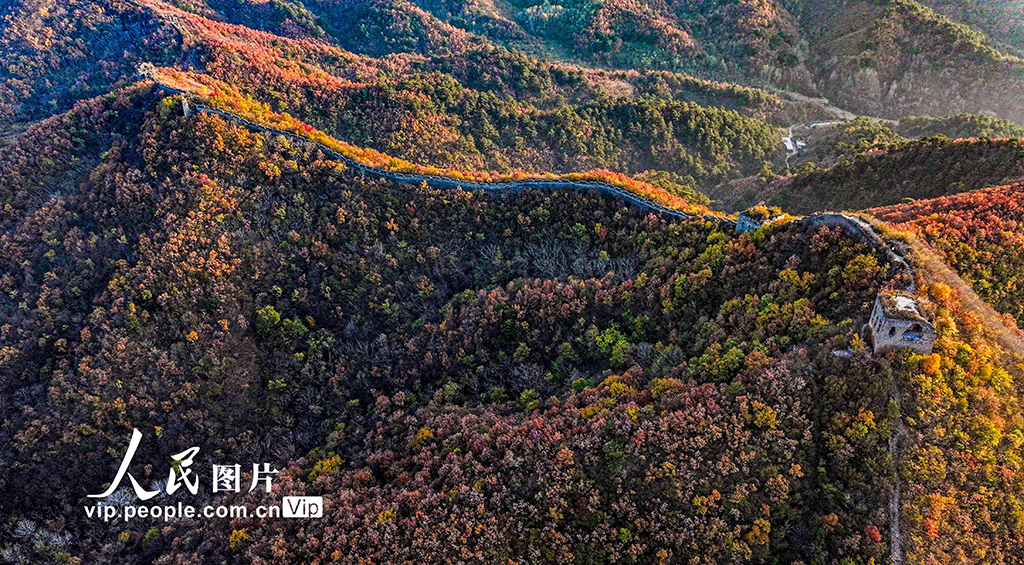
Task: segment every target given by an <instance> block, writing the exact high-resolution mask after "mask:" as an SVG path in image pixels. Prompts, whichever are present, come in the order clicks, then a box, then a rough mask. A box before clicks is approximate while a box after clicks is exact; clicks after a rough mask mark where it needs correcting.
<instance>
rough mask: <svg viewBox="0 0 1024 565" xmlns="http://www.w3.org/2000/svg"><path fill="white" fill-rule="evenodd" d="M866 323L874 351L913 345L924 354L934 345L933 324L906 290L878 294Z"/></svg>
mask: <svg viewBox="0 0 1024 565" xmlns="http://www.w3.org/2000/svg"><path fill="white" fill-rule="evenodd" d="M869 324H870V327H871V344H872V346H873V347H874V350H875V353H879V352H881V351H885V350H888V349H912V350H914V351H915V352H917V353H921V354H924V355H927V354H929V353H931V352H932V347H933V346H934V345H935V327H934V326H932V324H931V323H929V322H928V320H926V319H925V318H924V316H922V315H921V311H920V310H919V309H918V307H917V301H916V300H914V297H913V296H911V295H910V294H908V293H906V292H899V291H890V292H883V293H881V294H879V295H878V297H877V298H875V308H874V309H873V310H872V311H871V321H870V322H869Z"/></svg>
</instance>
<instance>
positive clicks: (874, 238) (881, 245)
mask: <svg viewBox="0 0 1024 565" xmlns="http://www.w3.org/2000/svg"><path fill="white" fill-rule="evenodd" d="M156 84H157V85H158V86H159V87H160V88H161V89H162V90H164V91H166V92H169V93H171V94H176V95H180V96H182V98H183V99H185V98H186V97H187V96H188V95H189V93H187V92H185V91H182V90H178V89H176V88H172V87H169V86H166V85H163V84H161V83H159V82H157V83H156ZM191 105H192V106H194V107H195V109H196V111H200V112H207V113H210V114H215V115H217V116H220V117H222V118H224V119H226V120H230V121H233V122H236V123H239V124H241V125H243V126H244V127H246V128H248V129H251V130H254V131H258V132H264V133H271V134H276V135H281V136H284V137H286V138H288V139H291V140H294V141H297V142H299V143H310V144H313V145H314V146H316V147H317V148H318V149H320V150H321V151H323V152H324V153H325V154H326V155H329V156H330V157H331V158H333V159H337V160H338V161H341V162H343V163H345V165H346V166H348V167H351V168H352V169H353V170H356V171H358V172H360V173H361V174H365V175H370V176H374V177H378V178H384V179H388V180H390V181H393V182H398V183H403V184H423V183H426V185H427V186H430V187H432V188H439V189H456V188H462V189H463V190H483V191H486V192H489V193H492V194H502V193H506V192H508V193H512V192H517V191H520V190H526V189H551V190H556V189H563V190H564V189H570V190H584V191H585V190H596V191H599V192H602V193H604V194H607V195H609V196H612V197H614V198H618V199H620V200H623V201H625V202H627V203H629V204H632V205H633V206H636V207H637V208H640V209H641V210H647V211H650V212H653V213H656V214H663V215H666V216H669V217H673V218H680V219H689V220H696V219H700V220H707V221H712V222H718V223H719V224H721V225H723V226H725V227H731V228H735V226H736V221H735V220H732V219H730V218H724V217H721V216H715V215H712V214H695V213H690V212H682V211H680V210H675V209H672V208H668V207H666V206H662V205H660V204H657V203H654V202H651V201H649V200H647V199H645V198H643V197H641V196H639V195H637V194H634V193H632V192H629V191H628V190H625V189H623V188H620V187H618V186H615V185H612V184H609V183H605V182H599V181H572V180H567V179H525V180H519V181H505V182H502V181H496V182H479V181H466V180H461V179H453V178H450V177H442V176H437V175H417V174H411V173H399V172H396V171H390V170H387V169H382V168H378V167H371V166H369V165H366V164H364V163H361V162H359V161H356V160H355V159H352V158H350V157H346V156H344V155H342V154H340V153H338V152H337V151H335V150H333V149H331V148H329V147H327V146H325V145H323V144H322V143H320V142H317V141H314V140H312V139H309V138H306V137H303V136H300V135H297V134H294V133H291V132H287V131H282V130H279V129H276V128H272V127H268V126H264V125H261V124H258V123H256V122H253V121H252V120H249V119H246V118H243V117H242V116H239V115H237V114H233V113H231V112H228V111H226V110H221V109H219V108H213V107H210V106H204V105H201V104H195V103H192V104H191ZM186 112H187V110H186ZM793 223H796V224H800V225H803V226H829V227H838V228H840V229H842V230H843V231H844V232H845V233H846V234H847V235H848V236H850V237H852V238H853V239H855V240H857V241H859V242H861V243H863V244H865V245H867V246H868V247H869V248H871V249H872V250H873V251H875V252H877V253H881V254H883V255H884V256H885V257H886V259H887V260H888V261H889V265H890V268H891V269H893V270H894V272H893V278H895V277H897V276H899V275H900V274H906V275H909V280H910V287H909V289H908V290H911V291H913V290H914V284H915V283H914V281H915V276H914V270H913V268H912V267H911V265H910V264H909V263H908V262H907V260H906V259H905V258H904V257H903V256H902V255H900V254H899V253H898V252H897V251H896V250H895V249H894V248H893V246H892V245H890V244H889V243H887V242H886V241H885V239H884V238H883V237H882V236H881V235H880V234H879V233H878V231H877V230H875V228H874V227H873V226H872V225H871V224H870V223H868V222H866V221H865V220H863V219H861V218H858V217H856V216H852V215H848V214H837V213H825V212H823V213H818V214H812V215H810V216H805V217H803V218H799V219H796V220H793ZM892 397H893V399H894V400H896V401H897V403H899V402H900V393H899V390H898V389H897V388H895V386H894V389H893V391H892ZM897 428H898V429H897V432H896V433H893V434H892V435H891V436H890V437H889V445H888V448H889V452H890V454H891V455H892V457H893V461H894V468H893V474H894V475H895V484H894V485H893V489H892V491H891V492H890V497H889V504H888V511H889V519H890V538H891V541H890V558H889V559H890V562H891V563H892V564H893V565H903V551H902V545H903V543H902V542H903V537H902V535H901V533H900V521H901V518H900V487H901V485H900V479H899V474H898V472H897V470H896V468H895V461H896V460H898V458H899V447H898V444H899V438H900V436H902V435H903V425H902V420H900V421H899V422H898V426H897Z"/></svg>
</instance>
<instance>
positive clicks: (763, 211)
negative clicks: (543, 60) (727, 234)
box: [736, 206, 782, 233]
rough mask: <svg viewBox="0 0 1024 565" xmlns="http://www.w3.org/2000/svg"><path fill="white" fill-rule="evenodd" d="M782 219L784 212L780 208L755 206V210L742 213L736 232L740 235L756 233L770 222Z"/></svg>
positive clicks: (738, 219) (737, 221)
mask: <svg viewBox="0 0 1024 565" xmlns="http://www.w3.org/2000/svg"><path fill="white" fill-rule="evenodd" d="M781 217H782V210H781V209H779V208H775V207H772V208H769V207H767V206H754V207H753V208H750V209H748V210H745V211H743V212H741V213H740V215H739V217H738V218H736V231H738V232H740V233H743V232H748V231H754V230H756V229H757V228H759V227H761V226H763V225H765V224H767V223H768V222H771V221H774V220H777V219H779V218H781Z"/></svg>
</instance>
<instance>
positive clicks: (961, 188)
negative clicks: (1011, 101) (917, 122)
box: [710, 128, 1024, 214]
mask: <svg viewBox="0 0 1024 565" xmlns="http://www.w3.org/2000/svg"><path fill="white" fill-rule="evenodd" d="M858 131H859V133H864V132H865V131H867V132H868V135H867V136H863V137H858V136H854V137H852V138H848V139H847V144H846V145H841V144H840V145H838V146H833V148H836V147H838V149H837V150H836V152H834V153H832V154H830V156H831V157H833V158H834V159H833V161H834V164H833V165H832V166H830V167H828V168H824V169H823V168H821V167H820V166H818V165H817V162H809V163H806V164H804V165H801V166H800V167H798V168H797V169H796V170H795V171H794V172H793V173H792V174H789V175H785V176H775V175H768V176H765V175H761V176H759V177H755V178H749V179H743V180H742V181H738V182H731V183H724V184H722V185H720V186H718V187H716V188H715V189H714V190H712V191H711V192H710V194H711V196H712V197H713V198H716V199H719V200H721V201H723V202H724V205H725V208H726V209H729V210H740V209H743V208H744V207H746V206H749V205H750V204H752V203H757V202H760V201H764V202H767V203H769V204H772V205H781V206H784V207H785V208H786V209H787V210H789V211H792V212H794V213H804V214H806V213H811V212H814V211H818V210H858V209H863V208H869V207H871V206H881V205H889V204H896V203H899V202H900V201H901V200H903V199H918V198H936V197H939V196H944V195H950V194H957V193H961V192H965V191H970V190H975V189H978V188H984V187H990V186H997V185H1002V184H1006V183H1009V182H1014V181H1016V180H1019V179H1021V178H1024V145H1022V143H1024V142H1022V141H1021V140H1020V139H1017V138H1015V139H961V140H950V139H946V138H925V139H917V140H903V141H896V142H889V143H882V144H881V145H873V143H874V141H878V140H884V139H885V138H886V136H887V135H891V134H884V133H883V134H881V135H880V136H879V135H876V133H877V132H875V133H872V130H870V129H868V130H864V129H863V128H861V129H859V130H858ZM863 140H867V143H868V150H867V151H864V150H863V149H864V147H861V146H860V145H859V143H860V142H861V141H863ZM858 148H860V150H857V149H858ZM835 157H838V158H835Z"/></svg>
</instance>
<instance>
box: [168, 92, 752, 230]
mask: <svg viewBox="0 0 1024 565" xmlns="http://www.w3.org/2000/svg"><path fill="white" fill-rule="evenodd" d="M157 85H158V86H159V87H160V89H161V90H164V91H165V92H168V93H170V94H177V95H180V96H183V97H184V96H188V95H189V93H188V92H185V91H182V90H179V89H176V88H173V87H169V86H166V85H163V84H160V83H159V82H158V83H157ZM190 105H191V106H192V107H193V108H194V109H195V111H198V112H206V113H209V114H215V115H217V116H220V117H222V118H224V119H226V120H230V121H233V122H236V123H239V124H241V125H243V126H245V127H246V128H248V129H251V130H254V131H259V132H265V133H272V134H275V135H281V136H284V137H286V138H288V139H291V140H293V141H297V142H299V143H310V144H313V145H315V146H316V147H317V148H318V149H319V150H321V151H323V152H324V153H325V154H327V155H328V156H330V157H331V158H332V159H336V160H338V161H341V162H342V163H344V164H345V165H346V166H348V167H350V168H352V169H353V170H355V171H357V172H359V173H361V174H364V175H369V176H373V177H377V178H383V179H387V180H390V181H392V182H398V183H402V184H417V185H418V184H423V183H426V185H427V186H429V187H431V188H440V189H455V188H462V189H463V190H483V191H486V192H489V193H492V194H502V193H513V192H518V191H520V190H527V189H548V190H584V191H586V190H596V191H598V192H602V193H604V194H607V195H608V196H611V197H613V198H618V199H619V200H624V201H625V202H627V203H628V204H631V205H633V206H636V207H637V208H640V209H641V210H646V211H648V212H652V213H655V214H662V215H665V216H670V217H673V218H680V219H687V220H698V219H699V220H706V221H711V222H716V223H719V224H722V225H723V226H728V227H735V225H736V221H735V220H733V219H731V218H725V217H722V216H716V215H714V214H700V213H693V212H683V211H681V210H676V209H674V208H669V207H667V206H662V205H661V204H658V203H655V202H651V201H650V200H647V199H646V198H644V197H642V196H640V195H638V194H634V193H632V192H630V191H628V190H626V189H624V188H621V187H618V186H615V185H613V184H610V183H606V182H601V181H588V180H568V179H545V178H536V179H523V180H516V181H494V182H481V181H468V180H462V179H454V178H451V177H442V176H437V175H417V174H413V173H400V172H396V171H391V170H388V169H383V168H379V167H371V166H370V165H366V164H364V163H361V162H359V161H356V160H355V159H352V158H351V157H346V156H345V155H342V154H341V153H338V152H337V151H335V150H333V149H331V148H329V147H327V146H326V145H324V144H322V143H320V142H318V141H314V140H312V139H309V138H307V137H303V136H301V135H298V134H294V133H291V132H287V131H282V130H279V129H276V128H272V127H269V126H264V125H262V124H258V123H256V122H254V121H252V120H249V119H247V118H243V117H242V116H239V115H237V114H234V113H232V112H228V111H227V110H222V109H220V108H213V107H210V106H205V105H202V104H196V103H195V102H192V103H191V104H190Z"/></svg>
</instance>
